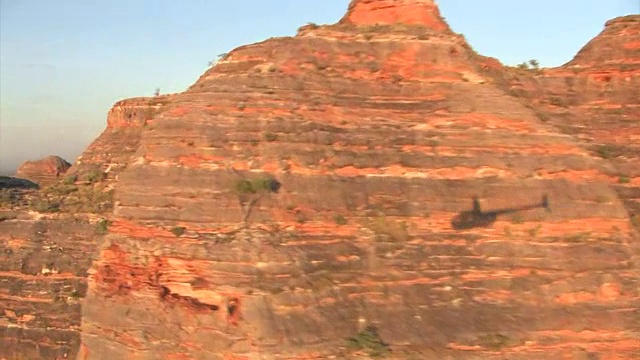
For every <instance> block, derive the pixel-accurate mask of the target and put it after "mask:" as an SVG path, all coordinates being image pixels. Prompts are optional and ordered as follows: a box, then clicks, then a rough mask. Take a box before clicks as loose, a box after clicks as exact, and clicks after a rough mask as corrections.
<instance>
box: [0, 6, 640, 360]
mask: <svg viewBox="0 0 640 360" xmlns="http://www.w3.org/2000/svg"><path fill="white" fill-rule="evenodd" d="M637 20H638V17H633V16H632V17H624V18H620V19H614V20H612V21H611V22H609V23H608V24H607V26H606V28H605V30H604V31H603V33H602V34H600V35H599V36H598V37H596V38H595V39H594V40H593V41H592V42H590V43H589V44H587V45H586V46H585V48H584V49H583V50H582V51H581V52H580V53H579V54H578V55H577V56H576V58H575V59H574V60H573V61H572V62H570V63H568V64H566V65H565V66H562V67H559V68H556V69H543V70H540V71H522V70H516V69H510V68H506V67H503V66H502V65H501V64H500V63H499V62H498V61H496V60H494V59H490V58H486V57H483V56H480V55H478V54H476V53H475V52H474V51H473V49H471V48H470V47H469V45H468V44H467V43H466V42H465V40H464V38H463V37H462V36H460V35H458V34H455V33H453V32H452V31H451V30H450V29H449V27H448V25H447V24H446V23H445V22H444V20H443V19H442V18H441V17H440V14H439V12H438V9H437V7H436V6H435V3H434V2H433V1H428V0H413V1H411V0H396V1H392V0H378V1H371V0H357V1H353V2H352V3H351V5H350V6H349V10H348V12H347V14H346V15H345V17H344V18H343V19H342V20H341V21H340V22H339V23H337V24H335V25H330V26H321V27H319V26H314V25H308V26H305V27H302V28H301V29H300V30H299V33H298V35H297V36H296V37H293V38H277V39H270V40H268V41H265V42H262V43H258V44H253V45H248V46H243V47H240V48H238V49H236V50H234V51H232V52H231V53H229V54H228V55H227V56H226V57H225V58H224V59H222V61H220V62H219V63H218V65H217V66H215V67H214V68H212V69H209V70H208V71H207V72H206V73H205V74H203V75H202V76H201V78H200V79H198V81H197V82H196V83H195V84H194V85H193V86H191V87H190V88H189V89H188V91H186V92H184V93H181V94H174V95H168V96H161V97H154V98H135V99H128V100H123V101H121V102H118V103H116V104H115V105H114V107H113V109H112V110H111V111H110V113H109V117H108V120H107V124H108V126H107V129H106V130H105V131H104V132H103V134H101V135H100V137H99V138H98V139H96V141H94V143H93V144H91V145H90V146H89V148H88V149H87V150H86V151H85V152H84V153H83V154H82V156H81V157H80V158H79V159H78V160H77V161H76V163H75V164H74V165H73V166H72V167H71V168H70V169H69V170H68V172H67V174H66V176H65V180H64V181H63V182H62V183H57V184H53V185H51V186H45V187H44V188H43V189H41V190H39V191H36V190H28V189H24V190H23V189H18V190H16V189H9V190H11V192H3V191H2V189H0V195H1V197H0V309H2V311H3V312H1V313H0V337H2V346H0V358H8V359H12V358H45V359H56V358H75V357H77V358H80V359H150V358H151V359H255V358H267V359H268V358H299V359H301V358H306V359H309V358H327V357H329V356H334V357H335V358H338V359H342V358H349V357H351V356H357V355H358V354H361V355H364V356H367V355H368V356H372V357H373V356H376V355H385V354H387V355H389V356H390V357H392V358H400V359H403V358H419V359H422V358H427V359H428V358H442V359H446V358H456V359H458V358H460V359H475V358H483V359H503V358H509V359H539V358H549V359H563V358H569V359H583V358H584V359H592V358H593V359H595V358H602V359H614V358H624V359H626V358H633V357H634V356H637V354H638V353H640V345H639V344H640V337H639V335H638V334H639V333H640V313H639V310H638V305H637V304H638V303H640V295H639V280H638V279H640V273H639V269H640V265H639V263H638V254H639V251H640V246H638V245H639V239H638V236H637V232H636V230H634V228H633V224H632V222H633V220H634V218H633V216H636V214H637V212H634V211H637V204H638V202H637V201H636V199H638V198H640V195H638V193H639V192H638V187H639V186H640V174H639V173H638V168H640V166H636V165H635V164H637V162H638V157H639V154H638V153H639V149H638V142H637V141H636V140H637V139H636V138H635V136H636V133H637V129H638V126H637V125H638V124H637V122H638V119H639V118H640V117H639V116H638V115H639V114H638V101H637V97H633V96H632V95H633V94H634V90H635V89H637V84H638V65H637V64H638V62H639V61H640V60H638V59H640V56H639V54H638V51H637V47H634V46H635V45H633V44H636V43H637V41H638V38H637V37H638V33H639V31H640V27H639V24H640V23H639V22H638V21H637ZM505 30H507V29H505ZM630 44H631V45H630ZM608 77H609V78H608ZM603 79H605V80H606V79H609V80H607V81H603ZM619 139H623V140H624V141H620V140H619ZM114 193H115V194H114ZM474 196H477V197H478V200H477V202H474V201H473V200H472V199H473V197H474ZM112 197H114V198H112ZM478 207H479V209H478ZM634 209H635V210H634ZM637 224H638V225H639V226H640V219H639V220H638V223H637ZM92 261H93V262H92ZM85 295H86V297H85Z"/></svg>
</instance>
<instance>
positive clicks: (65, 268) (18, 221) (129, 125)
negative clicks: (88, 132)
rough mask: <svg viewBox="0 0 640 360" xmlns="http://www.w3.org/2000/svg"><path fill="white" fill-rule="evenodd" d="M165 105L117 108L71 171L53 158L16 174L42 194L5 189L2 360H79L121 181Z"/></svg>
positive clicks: (147, 102)
mask: <svg viewBox="0 0 640 360" xmlns="http://www.w3.org/2000/svg"><path fill="white" fill-rule="evenodd" d="M167 98H168V97H167V96H159V97H154V98H136V99H128V100H123V101H120V102H118V103H116V104H115V105H114V106H113V108H112V109H111V111H110V113H109V115H108V117H107V128H106V129H105V131H104V132H103V133H102V134H101V135H100V136H99V137H98V138H97V139H96V140H95V141H94V142H93V143H92V144H91V145H90V146H89V147H88V149H87V150H85V151H84V153H83V154H82V156H81V157H80V158H79V159H78V160H77V161H76V163H74V164H73V166H72V167H71V168H70V169H68V165H67V166H64V167H61V166H59V164H63V163H62V162H61V161H59V160H58V159H54V158H51V159H45V161H40V162H38V163H35V164H31V165H29V166H26V165H25V166H23V167H21V169H20V170H19V171H18V174H17V175H18V176H21V177H25V178H29V179H32V180H34V181H36V182H38V183H39V184H41V185H42V186H41V189H40V190H39V191H35V190H32V189H31V188H32V186H31V187H30V186H12V185H16V184H17V185H20V184H22V183H24V182H25V181H22V183H20V182H19V181H18V179H13V181H5V182H0V309H2V311H1V312H0V358H2V359H5V358H6V359H67V358H69V359H73V358H76V356H77V353H78V350H79V348H80V319H81V300H82V299H83V298H84V297H85V295H86V290H87V276H88V273H87V271H88V270H89V266H90V264H91V260H92V258H93V255H94V253H95V251H96V248H97V247H98V241H99V239H100V238H101V237H102V236H103V235H104V234H105V232H106V230H107V228H108V224H109V221H110V220H109V217H110V212H111V211H112V208H113V199H112V197H113V191H114V183H115V182H116V181H117V174H118V173H119V172H120V171H121V170H122V169H123V168H124V167H126V165H127V163H128V161H129V158H130V157H131V155H132V154H133V153H134V152H135V151H136V149H137V148H138V145H139V141H140V134H141V132H142V129H143V128H144V126H146V125H147V124H148V122H149V121H150V120H151V119H152V118H153V115H154V112H155V111H158V109H159V108H160V107H161V106H163V105H165V104H166V103H167ZM9 180H12V179H9ZM5 185H6V186H5ZM27 185H28V182H27Z"/></svg>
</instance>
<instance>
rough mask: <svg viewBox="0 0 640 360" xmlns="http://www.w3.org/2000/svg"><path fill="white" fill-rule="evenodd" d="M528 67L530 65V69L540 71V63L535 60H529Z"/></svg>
mask: <svg viewBox="0 0 640 360" xmlns="http://www.w3.org/2000/svg"><path fill="white" fill-rule="evenodd" d="M529 65H531V68H533V69H534V70H539V69H540V63H539V62H538V60H536V59H531V60H529Z"/></svg>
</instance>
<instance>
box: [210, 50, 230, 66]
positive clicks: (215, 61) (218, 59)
mask: <svg viewBox="0 0 640 360" xmlns="http://www.w3.org/2000/svg"><path fill="white" fill-rule="evenodd" d="M227 54H228V53H222V54H218V55H216V58H215V59H214V60H211V61H209V62H208V63H207V65H209V67H214V66H216V64H217V63H218V62H219V61H220V60H222V59H223V58H224V57H225V56H227Z"/></svg>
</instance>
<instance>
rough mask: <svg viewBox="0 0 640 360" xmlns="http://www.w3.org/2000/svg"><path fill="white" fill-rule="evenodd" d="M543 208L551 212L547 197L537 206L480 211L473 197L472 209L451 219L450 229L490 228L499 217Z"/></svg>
mask: <svg viewBox="0 0 640 360" xmlns="http://www.w3.org/2000/svg"><path fill="white" fill-rule="evenodd" d="M537 208H543V209H546V210H547V211H551V209H550V208H549V198H548V196H547V195H544V196H543V197H542V201H541V202H539V203H537V204H532V205H525V206H518V207H511V208H504V209H497V210H491V211H482V210H481V209H480V201H479V200H478V198H477V197H475V196H474V197H473V209H472V210H469V211H463V212H461V213H458V214H457V215H456V216H454V217H453V219H451V227H452V228H453V229H454V230H468V229H473V228H480V227H488V226H491V225H492V224H493V223H494V222H496V220H497V219H498V216H500V215H506V214H513V213H517V212H520V211H525V210H531V209H537Z"/></svg>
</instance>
